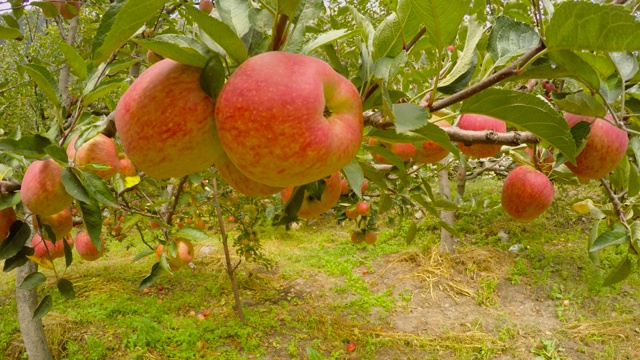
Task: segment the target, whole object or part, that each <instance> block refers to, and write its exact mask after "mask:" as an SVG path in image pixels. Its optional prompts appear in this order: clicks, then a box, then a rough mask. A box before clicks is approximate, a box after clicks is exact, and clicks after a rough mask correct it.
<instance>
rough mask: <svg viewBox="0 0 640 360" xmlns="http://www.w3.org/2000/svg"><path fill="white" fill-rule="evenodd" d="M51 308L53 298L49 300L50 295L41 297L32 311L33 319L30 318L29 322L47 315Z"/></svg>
mask: <svg viewBox="0 0 640 360" xmlns="http://www.w3.org/2000/svg"><path fill="white" fill-rule="evenodd" d="M51 306H53V298H51V295H47V296H45V297H43V298H42V300H40V303H39V304H38V306H37V307H36V309H35V310H34V311H33V317H32V318H31V320H40V319H42V318H43V317H44V316H45V315H47V313H48V312H49V310H51Z"/></svg>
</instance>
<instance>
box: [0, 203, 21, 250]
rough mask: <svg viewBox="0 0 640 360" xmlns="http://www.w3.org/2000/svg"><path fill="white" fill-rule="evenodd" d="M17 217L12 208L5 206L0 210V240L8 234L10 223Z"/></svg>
mask: <svg viewBox="0 0 640 360" xmlns="http://www.w3.org/2000/svg"><path fill="white" fill-rule="evenodd" d="M16 220H18V217H17V216H16V211H15V210H13V208H5V209H2V210H0V242H1V241H2V240H4V239H6V238H7V236H9V232H10V231H11V224H13V223H14V222H15V221H16Z"/></svg>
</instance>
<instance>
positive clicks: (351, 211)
mask: <svg viewBox="0 0 640 360" xmlns="http://www.w3.org/2000/svg"><path fill="white" fill-rule="evenodd" d="M344 215H345V216H346V217H347V219H355V218H357V217H358V210H356V208H355V207H350V208H348V209H347V210H345V211H344Z"/></svg>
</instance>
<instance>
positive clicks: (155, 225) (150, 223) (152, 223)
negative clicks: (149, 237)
mask: <svg viewBox="0 0 640 360" xmlns="http://www.w3.org/2000/svg"><path fill="white" fill-rule="evenodd" d="M149 226H150V227H151V228H152V229H160V228H161V227H162V226H160V224H159V223H158V222H157V221H155V220H151V222H149Z"/></svg>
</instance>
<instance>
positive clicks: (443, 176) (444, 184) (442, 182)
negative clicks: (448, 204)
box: [438, 160, 456, 253]
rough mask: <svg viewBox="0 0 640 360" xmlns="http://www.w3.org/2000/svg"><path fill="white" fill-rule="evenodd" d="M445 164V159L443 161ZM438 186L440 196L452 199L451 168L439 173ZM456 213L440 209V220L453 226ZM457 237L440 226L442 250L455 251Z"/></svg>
mask: <svg viewBox="0 0 640 360" xmlns="http://www.w3.org/2000/svg"><path fill="white" fill-rule="evenodd" d="M441 164H443V165H444V160H443V162H441ZM438 186H439V188H440V197H441V198H443V199H446V200H450V199H451V185H450V183H449V170H447V169H446V168H443V169H442V170H440V172H439V173H438ZM455 218H456V215H455V213H454V212H453V211H445V210H440V220H442V221H443V222H445V223H446V224H447V225H449V226H451V227H453V223H454V221H455ZM454 242H455V239H454V238H453V235H451V234H450V233H449V232H448V231H447V230H445V229H444V228H440V252H447V253H453V245H454Z"/></svg>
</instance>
